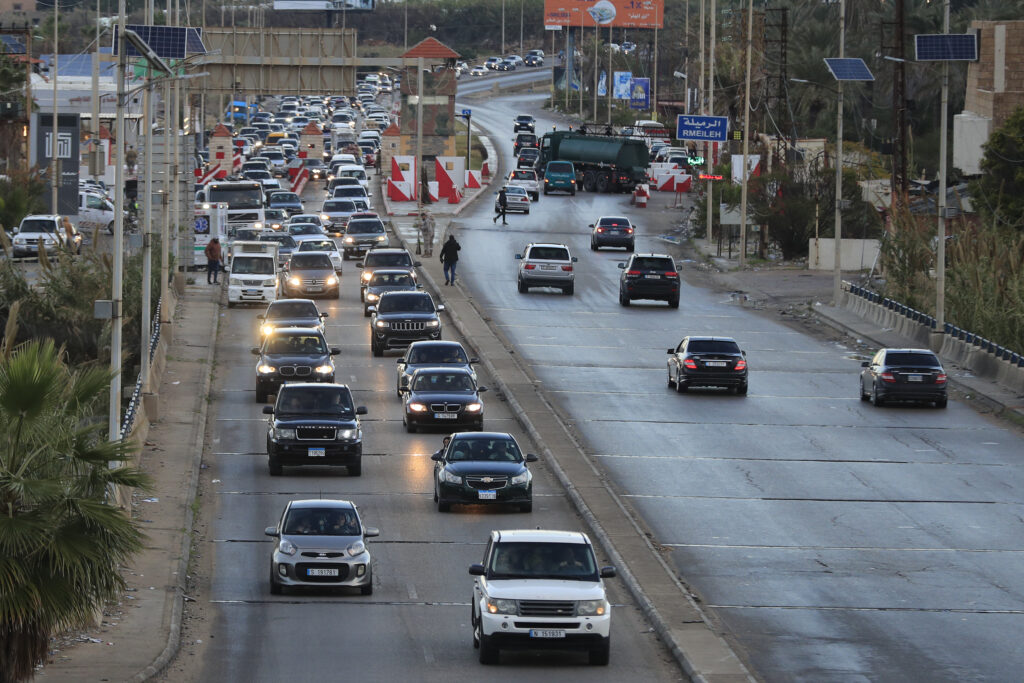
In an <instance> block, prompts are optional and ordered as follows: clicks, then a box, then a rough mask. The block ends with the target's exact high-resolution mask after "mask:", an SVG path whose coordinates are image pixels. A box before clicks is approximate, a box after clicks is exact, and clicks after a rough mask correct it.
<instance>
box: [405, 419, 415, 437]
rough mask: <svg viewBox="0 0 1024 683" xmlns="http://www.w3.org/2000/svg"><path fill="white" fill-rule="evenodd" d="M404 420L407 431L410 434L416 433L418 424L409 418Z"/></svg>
mask: <svg viewBox="0 0 1024 683" xmlns="http://www.w3.org/2000/svg"><path fill="white" fill-rule="evenodd" d="M403 422H404V424H405V431H407V432H408V433H409V434H415V433H416V425H414V424H413V423H412V422H409V421H408V420H403Z"/></svg>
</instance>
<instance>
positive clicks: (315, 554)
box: [302, 551, 345, 559]
mask: <svg viewBox="0 0 1024 683" xmlns="http://www.w3.org/2000/svg"><path fill="white" fill-rule="evenodd" d="M344 555H345V553H316V552H310V551H306V552H304V553H302V556H303V557H326V558H328V559H334V558H335V557H343V556H344Z"/></svg>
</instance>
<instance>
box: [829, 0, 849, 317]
mask: <svg viewBox="0 0 1024 683" xmlns="http://www.w3.org/2000/svg"><path fill="white" fill-rule="evenodd" d="M845 56H846V0H839V58H840V59H843V58H844V57H845ZM836 83H837V85H838V86H839V88H838V90H837V92H838V98H839V102H838V106H837V107H836V206H835V222H836V230H835V233H836V234H835V240H836V243H835V263H834V264H833V271H832V305H833V306H838V305H839V302H840V298H841V295H842V288H843V81H842V80H837V81H836Z"/></svg>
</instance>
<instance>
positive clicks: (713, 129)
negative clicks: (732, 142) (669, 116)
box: [676, 114, 729, 142]
mask: <svg viewBox="0 0 1024 683" xmlns="http://www.w3.org/2000/svg"><path fill="white" fill-rule="evenodd" d="M728 132H729V117H727V116H689V115H686V114H680V115H679V116H677V117H676V139H677V140H704V141H705V142H708V141H710V142H725V137H726V135H727V134H728Z"/></svg>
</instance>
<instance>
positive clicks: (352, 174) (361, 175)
mask: <svg viewBox="0 0 1024 683" xmlns="http://www.w3.org/2000/svg"><path fill="white" fill-rule="evenodd" d="M340 175H341V177H342V178H356V179H357V180H366V171H364V170H362V169H352V170H349V171H341V173H340Z"/></svg>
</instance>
